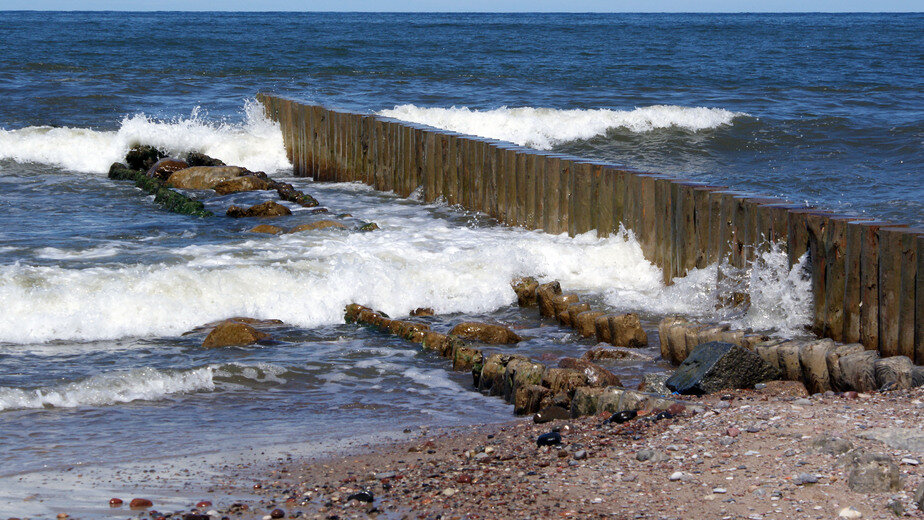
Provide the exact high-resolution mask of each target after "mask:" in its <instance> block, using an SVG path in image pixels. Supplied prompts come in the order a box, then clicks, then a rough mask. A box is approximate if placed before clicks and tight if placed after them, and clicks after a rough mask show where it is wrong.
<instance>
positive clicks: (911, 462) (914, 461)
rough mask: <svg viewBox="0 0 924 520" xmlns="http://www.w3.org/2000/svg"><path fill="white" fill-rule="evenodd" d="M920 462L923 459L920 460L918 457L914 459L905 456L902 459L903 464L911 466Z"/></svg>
mask: <svg viewBox="0 0 924 520" xmlns="http://www.w3.org/2000/svg"><path fill="white" fill-rule="evenodd" d="M920 463H921V461H919V460H918V459H912V458H909V457H905V458H903V459H902V464H908V465H910V466H917V465H918V464H920Z"/></svg>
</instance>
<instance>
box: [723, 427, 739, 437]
mask: <svg viewBox="0 0 924 520" xmlns="http://www.w3.org/2000/svg"><path fill="white" fill-rule="evenodd" d="M725 435H728V436H729V437H737V436H739V435H741V430H739V429H738V428H734V427H732V428H729V429H727V430H725Z"/></svg>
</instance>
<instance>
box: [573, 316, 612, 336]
mask: <svg viewBox="0 0 924 520" xmlns="http://www.w3.org/2000/svg"><path fill="white" fill-rule="evenodd" d="M603 314H604V313H602V312H600V311H584V312H581V313H578V314H576V315H575V314H572V315H571V316H572V317H571V326H572V327H574V328H575V329H577V331H578V332H579V333H580V334H581V336H583V337H585V338H592V337H595V336H596V335H597V318H599V317H600V316H603Z"/></svg>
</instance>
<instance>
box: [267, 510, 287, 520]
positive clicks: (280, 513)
mask: <svg viewBox="0 0 924 520" xmlns="http://www.w3.org/2000/svg"><path fill="white" fill-rule="evenodd" d="M269 515H270V518H285V516H286V512H285V511H283V510H282V509H273V510H272V511H270V514H269Z"/></svg>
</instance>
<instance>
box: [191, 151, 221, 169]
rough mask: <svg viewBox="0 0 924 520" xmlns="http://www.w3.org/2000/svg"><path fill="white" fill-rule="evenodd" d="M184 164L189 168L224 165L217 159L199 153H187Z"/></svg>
mask: <svg viewBox="0 0 924 520" xmlns="http://www.w3.org/2000/svg"><path fill="white" fill-rule="evenodd" d="M186 162H187V163H188V164H189V165H190V166H224V165H225V163H223V162H221V161H220V160H219V159H215V158H213V157H209V156H208V155H205V154H204V153H199V152H189V153H188V154H186Z"/></svg>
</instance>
